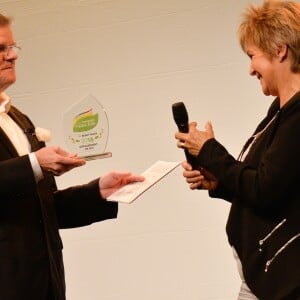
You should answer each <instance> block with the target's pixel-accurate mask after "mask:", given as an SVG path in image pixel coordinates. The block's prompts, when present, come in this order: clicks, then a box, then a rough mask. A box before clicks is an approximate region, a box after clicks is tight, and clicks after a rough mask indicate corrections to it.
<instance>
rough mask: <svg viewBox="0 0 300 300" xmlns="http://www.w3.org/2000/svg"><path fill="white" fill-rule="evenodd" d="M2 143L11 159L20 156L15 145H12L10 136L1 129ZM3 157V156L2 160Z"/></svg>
mask: <svg viewBox="0 0 300 300" xmlns="http://www.w3.org/2000/svg"><path fill="white" fill-rule="evenodd" d="M0 143H1V147H3V148H5V149H3V150H6V151H5V152H8V153H9V155H10V156H11V157H16V156H19V154H18V152H17V150H16V148H15V147H14V145H13V144H12V142H11V141H10V139H9V138H8V136H7V135H6V133H5V132H4V131H3V129H2V128H1V127H0ZM1 152H2V151H1ZM2 157H3V155H1V158H2Z"/></svg>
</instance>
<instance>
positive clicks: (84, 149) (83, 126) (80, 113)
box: [63, 95, 112, 160]
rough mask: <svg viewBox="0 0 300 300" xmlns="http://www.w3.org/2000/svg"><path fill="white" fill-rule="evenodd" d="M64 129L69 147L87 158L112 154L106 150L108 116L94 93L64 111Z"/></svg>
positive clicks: (98, 157)
mask: <svg viewBox="0 0 300 300" xmlns="http://www.w3.org/2000/svg"><path fill="white" fill-rule="evenodd" d="M63 130H64V139H65V143H66V145H67V148H68V149H69V150H70V151H71V152H74V153H77V154H78V155H79V156H80V157H82V158H84V159H85V160H93V159H100V158H106V157H111V156H112V153H111V152H107V151H106V146H107V142H108V133H109V127H108V118H107V115H106V112H105V110H104V108H103V106H102V105H101V104H100V103H99V102H98V101H97V99H96V98H95V97H93V96H92V95H89V96H87V97H85V98H84V99H83V100H81V101H80V102H78V103H77V104H75V105H74V106H72V107H71V108H70V109H68V110H67V111H66V112H65V113H64V115H63Z"/></svg>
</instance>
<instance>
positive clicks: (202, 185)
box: [181, 161, 218, 191]
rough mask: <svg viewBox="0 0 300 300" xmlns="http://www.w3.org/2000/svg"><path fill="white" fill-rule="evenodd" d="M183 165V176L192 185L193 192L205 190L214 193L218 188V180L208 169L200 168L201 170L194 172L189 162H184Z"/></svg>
mask: <svg viewBox="0 0 300 300" xmlns="http://www.w3.org/2000/svg"><path fill="white" fill-rule="evenodd" d="M181 165H182V167H183V168H184V171H183V176H184V177H185V179H186V182H187V183H188V184H189V185H190V189H191V190H195V189H204V190H209V191H212V190H215V189H216V188H217V186H218V180H217V178H216V177H215V176H214V175H213V174H212V173H210V172H209V171H207V170H206V169H204V168H202V167H200V169H199V170H193V169H192V166H191V165H190V164H189V163H188V162H187V161H184V162H183V163H182V164H181Z"/></svg>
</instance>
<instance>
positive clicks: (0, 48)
mask: <svg viewBox="0 0 300 300" xmlns="http://www.w3.org/2000/svg"><path fill="white" fill-rule="evenodd" d="M11 51H13V52H14V53H15V54H17V55H18V54H19V53H20V51H21V47H19V46H18V45H16V44H14V45H4V44H0V54H4V55H6V56H7V55H9V54H10V53H11Z"/></svg>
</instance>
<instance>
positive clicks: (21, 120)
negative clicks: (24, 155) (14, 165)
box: [8, 106, 41, 151]
mask: <svg viewBox="0 0 300 300" xmlns="http://www.w3.org/2000/svg"><path fill="white" fill-rule="evenodd" d="M8 114H9V115H10V117H11V118H12V119H13V120H14V121H15V122H16V123H17V124H18V125H19V127H20V128H21V129H22V130H23V132H24V134H25V135H26V137H27V139H28V141H29V143H30V145H31V151H36V150H38V149H40V148H41V145H40V142H39V141H38V139H37V137H36V135H35V128H34V126H33V124H32V123H31V122H29V121H28V120H27V119H26V117H24V116H23V115H22V114H21V113H20V112H19V111H18V110H17V109H16V108H15V107H13V106H12V107H11V109H10V110H9V113H8Z"/></svg>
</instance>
